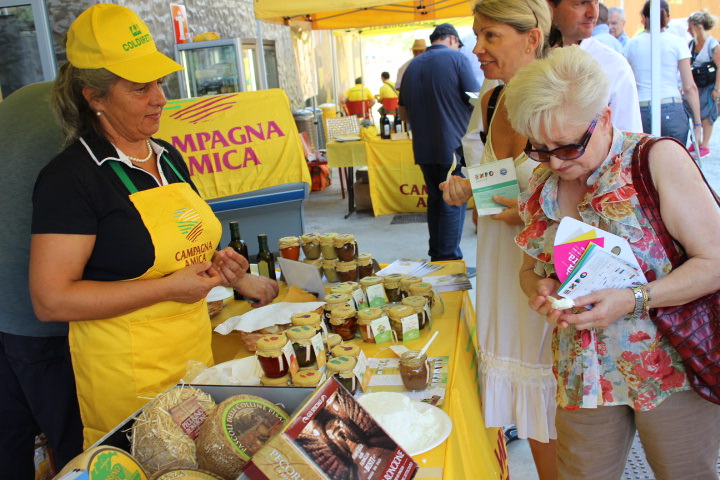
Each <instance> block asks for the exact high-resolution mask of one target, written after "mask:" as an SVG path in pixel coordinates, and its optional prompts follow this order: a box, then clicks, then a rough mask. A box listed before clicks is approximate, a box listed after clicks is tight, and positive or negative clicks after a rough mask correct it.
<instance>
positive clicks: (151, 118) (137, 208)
mask: <svg viewBox="0 0 720 480" xmlns="http://www.w3.org/2000/svg"><path fill="white" fill-rule="evenodd" d="M67 57H68V63H67V64H66V65H64V66H63V67H62V68H61V70H60V73H59V74H58V77H57V79H56V81H55V88H54V92H53V98H52V103H53V106H54V107H55V109H56V112H57V113H58V116H59V117H60V121H61V123H62V125H63V128H64V132H65V136H66V141H67V148H66V149H65V150H64V151H63V152H62V153H60V154H59V155H58V156H57V157H55V158H54V159H53V160H52V161H51V162H50V163H49V164H48V166H47V167H45V168H44V169H43V171H42V172H41V173H40V175H39V176H38V179H37V183H36V185H35V191H34V194H33V220H32V245H31V252H30V289H31V295H32V300H33V306H34V308H35V311H36V314H37V316H38V318H40V319H41V320H44V321H61V322H71V323H70V349H71V353H72V360H73V369H74V371H75V376H76V380H77V390H78V399H79V402H80V411H81V415H82V419H83V425H84V436H85V447H88V446H89V445H91V444H92V443H94V442H95V441H96V440H98V439H99V438H100V437H101V436H102V435H104V434H105V433H107V432H108V431H109V430H111V429H112V428H114V427H115V426H116V425H118V424H119V423H120V422H121V421H122V420H124V419H125V418H126V417H128V416H129V415H131V414H132V413H133V412H134V411H135V410H137V409H138V408H140V407H142V406H143V405H144V404H145V403H146V402H147V401H148V400H149V399H151V398H153V397H154V396H155V395H157V394H158V393H160V392H162V391H163V390H165V389H167V388H169V387H170V386H172V385H173V384H175V383H176V382H177V380H178V379H179V378H180V377H181V375H182V374H183V373H184V371H185V362H186V361H187V360H199V361H202V362H205V363H208V364H211V362H212V352H211V349H210V336H211V330H210V321H209V318H208V313H207V308H206V304H205V297H206V295H207V293H208V292H209V290H210V289H211V288H213V287H215V286H217V285H226V286H232V287H234V288H235V289H237V290H239V291H240V292H241V293H243V294H244V295H246V296H248V297H250V298H254V299H257V302H256V303H255V305H256V306H257V305H262V304H265V303H268V302H270V301H271V300H272V299H273V298H274V297H275V296H276V295H277V284H276V283H275V282H273V281H270V280H268V279H265V278H263V277H258V276H254V275H247V274H245V273H244V272H245V270H246V268H247V260H246V259H244V258H243V257H241V256H240V255H238V254H236V253H235V252H233V251H231V250H229V249H226V250H222V251H216V247H217V246H218V242H219V240H220V235H221V227H220V222H219V221H218V220H217V218H216V217H215V216H214V214H213V213H212V210H211V209H210V207H209V206H208V205H207V203H205V202H204V201H203V200H202V199H201V198H200V196H199V195H198V194H197V191H196V189H195V186H194V185H193V184H192V181H191V180H190V174H189V171H188V169H187V167H186V165H185V163H184V161H183V159H182V157H181V155H180V153H179V152H178V151H177V150H176V149H175V148H173V147H172V146H171V145H170V144H168V143H167V142H164V141H162V140H158V139H153V138H151V136H152V135H153V134H155V132H157V131H158V129H159V126H160V117H161V114H162V109H163V106H164V105H165V103H166V99H165V95H164V94H163V90H162V82H163V77H165V76H166V75H168V74H170V73H172V72H175V71H177V70H180V69H181V68H182V67H181V66H180V65H179V64H177V63H175V62H174V61H172V60H171V59H169V58H168V57H166V56H165V55H163V54H161V53H160V52H158V51H157V48H156V47H155V43H154V41H153V38H152V36H151V35H150V32H149V30H148V28H147V26H146V25H145V24H144V23H143V22H142V20H140V18H139V17H138V16H137V15H136V14H135V13H134V12H132V11H131V10H128V9H127V8H125V7H122V6H119V5H112V4H98V5H94V6H92V7H90V8H89V9H87V10H86V11H85V12H83V13H82V14H81V15H80V16H79V17H78V18H77V19H76V20H75V21H74V22H73V24H72V25H71V26H70V30H69V31H68V38H67Z"/></svg>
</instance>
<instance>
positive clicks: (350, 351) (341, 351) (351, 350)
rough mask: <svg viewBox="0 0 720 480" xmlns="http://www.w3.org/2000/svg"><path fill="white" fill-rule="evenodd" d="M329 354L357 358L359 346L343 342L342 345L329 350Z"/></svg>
mask: <svg viewBox="0 0 720 480" xmlns="http://www.w3.org/2000/svg"><path fill="white" fill-rule="evenodd" d="M330 354H331V355H332V356H333V357H350V358H357V357H358V355H360V347H359V346H357V345H353V344H351V343H343V344H342V345H338V346H336V347H333V348H332V350H330Z"/></svg>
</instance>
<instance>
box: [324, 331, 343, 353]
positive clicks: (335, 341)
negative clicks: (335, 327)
mask: <svg viewBox="0 0 720 480" xmlns="http://www.w3.org/2000/svg"><path fill="white" fill-rule="evenodd" d="M341 343H342V337H341V336H340V335H338V334H337V333H328V334H327V339H326V340H325V346H326V347H327V348H326V350H327V351H330V350H332V348H333V347H336V346H338V345H340V344H341Z"/></svg>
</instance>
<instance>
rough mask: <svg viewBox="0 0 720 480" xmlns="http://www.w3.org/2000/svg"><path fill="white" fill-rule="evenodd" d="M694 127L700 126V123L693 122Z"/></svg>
mask: <svg viewBox="0 0 720 480" xmlns="http://www.w3.org/2000/svg"><path fill="white" fill-rule="evenodd" d="M693 125H695V126H696V127H702V123H693Z"/></svg>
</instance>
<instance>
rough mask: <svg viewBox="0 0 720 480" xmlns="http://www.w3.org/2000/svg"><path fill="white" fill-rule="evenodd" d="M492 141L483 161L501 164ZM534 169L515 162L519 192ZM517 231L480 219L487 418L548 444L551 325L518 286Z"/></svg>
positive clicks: (551, 427)
mask: <svg viewBox="0 0 720 480" xmlns="http://www.w3.org/2000/svg"><path fill="white" fill-rule="evenodd" d="M503 93H504V92H503ZM501 98H502V93H501ZM498 100H499V99H498ZM478 105H480V103H479V102H478ZM480 118H482V117H480ZM480 123H482V120H480ZM491 138H492V132H488V137H487V142H486V144H485V146H484V150H483V153H482V158H481V159H480V163H487V162H492V161H495V160H497V158H496V157H495V153H494V152H493V149H492V142H491ZM474 150H475V152H477V151H478V150H477V149H474ZM473 157H474V158H468V159H467V160H468V161H469V163H470V164H473V163H478V162H477V157H478V155H477V154H476V155H473ZM473 160H475V161H473ZM536 165H537V162H535V161H533V160H531V159H529V158H528V157H527V156H526V155H525V153H521V154H520V155H519V156H518V157H517V158H515V169H516V171H517V176H518V181H519V183H520V189H521V190H523V191H524V190H525V189H527V185H528V180H529V178H530V176H531V174H532V171H533V169H534V168H535V166H536ZM520 230H521V227H520V226H511V225H507V224H506V223H505V222H502V221H498V220H493V219H491V218H490V217H479V218H478V225H477V279H476V280H477V283H476V295H477V297H476V304H475V309H476V313H477V318H476V322H477V334H478V341H479V345H480V363H479V369H480V382H481V386H480V388H481V395H482V408H483V418H484V420H485V425H486V426H487V427H504V426H509V425H515V426H516V427H517V431H518V437H519V438H532V439H535V440H538V441H540V442H547V441H548V440H550V439H554V438H557V434H556V432H555V393H556V390H557V384H556V381H555V377H554V375H553V372H552V352H551V348H550V341H551V337H552V327H551V326H550V325H549V324H548V323H547V322H545V317H543V316H541V315H539V314H537V313H536V312H534V311H533V310H531V309H530V307H529V306H528V299H527V296H526V295H525V293H524V292H523V291H522V290H521V288H520V281H519V279H518V272H519V271H520V266H521V264H522V259H523V252H522V251H521V250H520V249H519V248H518V247H517V245H515V236H516V235H517V234H518V233H520Z"/></svg>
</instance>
